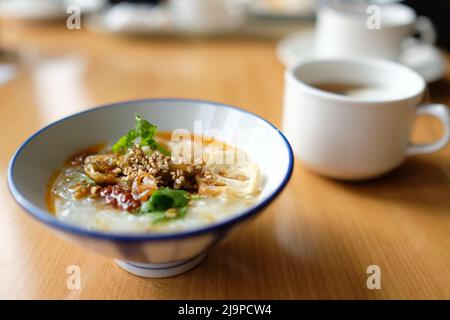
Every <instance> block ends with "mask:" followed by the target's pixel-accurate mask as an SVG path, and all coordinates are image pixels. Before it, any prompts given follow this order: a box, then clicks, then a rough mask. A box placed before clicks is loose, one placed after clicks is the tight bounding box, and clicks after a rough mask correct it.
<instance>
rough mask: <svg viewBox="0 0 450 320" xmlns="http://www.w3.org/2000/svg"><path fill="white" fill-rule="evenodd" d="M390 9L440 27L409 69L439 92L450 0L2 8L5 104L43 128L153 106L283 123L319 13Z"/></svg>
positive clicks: (413, 55) (36, 2)
mask: <svg viewBox="0 0 450 320" xmlns="http://www.w3.org/2000/svg"><path fill="white" fill-rule="evenodd" d="M390 2H403V3H404V4H406V5H408V6H411V7H412V8H413V9H414V10H415V11H416V13H417V15H424V16H427V17H428V18H429V19H430V20H431V22H432V24H433V25H434V26H435V29H436V46H434V45H432V46H426V47H420V48H417V46H416V47H415V48H413V49H414V50H409V51H408V52H406V54H405V55H404V57H403V58H402V59H403V60H404V61H402V63H403V62H404V63H405V64H408V65H410V66H411V67H413V68H415V69H416V70H418V71H419V72H421V73H422V74H423V75H424V77H426V78H427V81H429V82H431V83H434V82H439V80H441V79H442V78H444V77H445V73H446V70H447V60H446V57H445V54H446V53H445V50H448V49H450V36H449V32H448V30H450V19H448V16H449V14H450V1H448V0H434V1H426V0H406V1H395V0H394V1H393V0H374V1H364V0H359V1H358V0H347V1H345V0H321V1H319V0H127V1H122V0H0V96H1V97H2V98H3V99H5V98H6V99H9V100H8V101H10V102H13V101H15V99H17V100H23V101H22V102H21V103H20V108H25V107H24V106H25V105H26V106H28V107H27V108H28V110H27V112H28V113H30V114H33V113H36V116H38V117H37V118H33V119H40V120H41V121H36V123H39V125H41V124H42V123H47V122H48V121H52V120H55V119H57V118H60V117H61V116H64V115H67V114H69V113H72V112H75V111H78V110H80V109H84V108H87V107H90V106H95V105H98V104H102V103H108V102H112V101H117V100H124V99H134V98H142V97H151V96H183V97H195V98H205V99H213V100H219V101H223V102H227V103H232V104H237V105H249V104H250V105H256V104H258V107H257V108H258V109H257V110H256V111H257V112H258V113H260V114H261V115H262V116H270V117H271V118H272V119H273V121H274V122H275V123H276V124H279V118H280V113H281V111H279V112H276V113H274V114H273V112H272V111H271V109H273V108H278V107H280V106H281V98H282V93H281V92H282V85H283V84H282V71H283V70H284V67H285V66H288V65H291V64H293V63H295V62H297V61H299V60H302V59H306V58H310V57H312V56H313V54H314V28H315V25H316V16H317V12H319V11H320V9H321V8H323V7H326V6H330V5H333V4H334V3H345V4H349V5H350V6H352V5H355V6H356V5H359V4H361V3H363V4H371V3H374V4H377V5H384V4H386V3H390ZM264 68H267V70H263V69H264ZM14 79H15V80H14ZM262 79H264V80H265V82H262ZM11 81H16V82H14V83H13V84H11ZM250 83H251V84H250ZM440 83H441V84H438V85H437V86H441V87H442V86H443V87H446V84H445V83H444V84H442V83H443V82H442V81H441V82H440ZM206 84H207V85H206ZM8 86H9V87H8ZM435 86H436V85H435ZM246 87H247V88H246ZM8 88H10V90H11V91H8ZM237 88H239V89H237ZM440 92H442V90H440ZM261 95H262V96H263V97H261ZM439 95H440V94H439V93H438V95H437V98H438V99H439V98H440V96H439ZM252 96H254V97H255V98H252ZM264 96H266V97H265V99H263V98H264ZM3 112H6V111H3ZM38 114H39V115H38ZM39 125H36V126H33V127H37V126H39Z"/></svg>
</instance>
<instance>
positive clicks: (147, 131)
mask: <svg viewBox="0 0 450 320" xmlns="http://www.w3.org/2000/svg"><path fill="white" fill-rule="evenodd" d="M156 129H157V127H156V126H155V125H154V124H151V123H150V122H148V121H147V120H145V119H144V118H142V117H141V116H140V115H136V123H135V125H134V128H133V129H131V130H130V131H129V132H128V133H127V134H126V135H124V136H123V137H121V138H120V139H119V140H118V141H117V142H116V143H115V144H114V146H113V148H112V151H113V152H114V153H124V152H125V151H126V150H127V149H128V148H131V147H132V146H133V144H134V141H135V140H136V139H137V138H140V144H141V146H142V147H145V146H149V147H150V148H151V149H152V150H159V151H160V152H161V153H163V154H165V155H170V152H169V151H168V150H166V149H165V148H163V147H162V146H160V145H159V144H158V143H157V142H156V140H155V134H156Z"/></svg>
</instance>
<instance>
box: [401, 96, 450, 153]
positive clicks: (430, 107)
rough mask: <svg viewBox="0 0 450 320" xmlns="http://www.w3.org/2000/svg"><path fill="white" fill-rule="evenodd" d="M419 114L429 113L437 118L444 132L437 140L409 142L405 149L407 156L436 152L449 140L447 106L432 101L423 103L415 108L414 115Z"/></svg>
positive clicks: (449, 126)
mask: <svg viewBox="0 0 450 320" xmlns="http://www.w3.org/2000/svg"><path fill="white" fill-rule="evenodd" d="M420 115H430V116H432V117H435V118H437V119H439V120H440V121H441V122H442V124H443V126H444V134H443V136H442V137H441V138H440V139H439V140H438V141H435V142H432V143H420V144H417V143H411V144H410V145H409V146H408V148H407V150H406V154H407V155H408V156H413V155H416V154H424V153H432V152H436V151H438V150H440V149H442V148H444V147H445V146H446V145H447V143H448V142H449V141H450V111H449V110H448V109H447V106H445V105H443V104H433V103H428V104H423V105H421V106H419V107H418V108H417V109H416V116H420Z"/></svg>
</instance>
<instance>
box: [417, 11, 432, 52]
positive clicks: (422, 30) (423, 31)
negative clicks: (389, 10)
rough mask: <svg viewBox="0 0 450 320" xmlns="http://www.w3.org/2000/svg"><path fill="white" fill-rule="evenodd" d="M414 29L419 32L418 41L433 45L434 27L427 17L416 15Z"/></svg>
mask: <svg viewBox="0 0 450 320" xmlns="http://www.w3.org/2000/svg"><path fill="white" fill-rule="evenodd" d="M415 29H416V32H417V33H418V34H419V39H420V40H419V41H420V42H422V43H426V44H430V45H434V44H435V43H436V28H435V27H434V24H433V22H432V21H431V20H430V19H429V18H428V17H424V16H420V17H418V18H417V20H416V25H415Z"/></svg>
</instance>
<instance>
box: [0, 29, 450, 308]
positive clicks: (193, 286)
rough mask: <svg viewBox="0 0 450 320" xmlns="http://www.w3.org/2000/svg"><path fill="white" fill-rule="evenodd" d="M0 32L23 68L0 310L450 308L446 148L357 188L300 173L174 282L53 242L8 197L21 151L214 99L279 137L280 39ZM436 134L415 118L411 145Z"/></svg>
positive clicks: (12, 110)
mask: <svg viewBox="0 0 450 320" xmlns="http://www.w3.org/2000/svg"><path fill="white" fill-rule="evenodd" d="M1 28H2V29H3V30H2V32H1V36H0V46H2V47H3V48H4V49H7V50H9V51H10V52H13V53H16V54H17V56H16V58H17V59H18V61H19V63H18V67H17V69H16V75H15V78H14V79H12V80H11V81H9V82H7V83H4V84H2V85H1V86H0V141H1V152H0V174H1V179H0V201H1V204H2V210H0V298H6V299H15V298H24V299H35V298H44V299H162V298H165V299H184V298H189V299H194V298H199V299H203V298H213V299H217V298H236V299H238V298H254V299H259V298H264V299H276V298H285V299H311V298H320V299H322V298H323V299H328V298H332V299H341V298H349V299H390V298H400V299H412V298H425V299H432V298H439V299H444V298H445V299H450V147H447V148H446V149H445V150H443V151H441V152H439V153H436V154H432V155H426V156H417V157H415V158H411V159H409V160H408V161H407V162H406V163H405V164H404V165H403V166H402V167H400V168H398V169H397V170H395V171H394V172H392V173H390V174H388V175H386V176H385V177H382V178H379V179H376V180H372V181H368V182H359V183H344V182H338V181H333V180H328V179H325V178H322V177H320V176H317V175H315V174H313V173H311V172H309V171H307V170H306V169H304V168H303V167H302V165H301V163H300V162H299V161H296V164H295V170H294V174H293V177H292V179H291V182H290V183H289V185H288V187H287V188H286V190H285V191H284V192H283V193H282V194H281V196H280V197H279V198H278V199H277V200H276V201H275V202H274V203H273V205H271V206H270V207H269V208H268V209H267V210H266V212H264V213H263V214H262V215H260V216H259V217H258V218H257V219H256V220H255V221H253V222H252V223H251V224H249V225H248V227H247V228H245V229H243V230H241V232H240V233H239V234H238V235H236V236H235V237H233V238H231V239H229V240H228V241H227V242H225V243H223V244H221V245H219V246H218V247H216V248H215V249H214V250H212V251H211V253H210V254H209V255H208V256H207V258H206V260H205V261H204V262H203V263H202V264H201V265H199V266H198V267H197V268H195V269H194V270H192V271H190V272H188V273H185V274H182V275H180V276H177V277H173V278H168V279H144V278H139V277H136V276H133V275H130V274H128V273H127V272H125V271H123V270H121V269H120V268H119V267H118V266H117V265H116V264H115V263H114V262H113V261H112V260H111V259H109V258H105V257H101V256H98V255H96V254H94V253H91V252H88V251H86V250H84V249H83V248H80V247H76V246H74V245H72V244H70V243H68V242H66V241H64V240H62V239H60V238H59V237H57V236H56V235H55V234H54V232H53V231H51V230H49V229H47V228H45V227H43V226H42V225H41V224H40V223H39V222H37V221H35V220H33V219H32V218H30V217H29V216H27V214H25V213H24V211H23V210H21V209H20V208H19V206H18V205H17V204H16V203H15V201H14V200H13V199H12V197H11V196H10V194H9V192H8V189H7V185H6V170H7V166H8V162H9V160H10V158H11V156H12V154H13V152H14V151H15V150H16V148H17V147H18V146H19V144H20V143H22V142H23V141H24V140H25V139H26V138H27V137H28V136H29V135H30V134H32V133H33V132H35V131H36V130H38V129H39V128H41V127H42V126H43V125H45V124H48V123H49V122H51V121H54V120H56V119H58V118H61V117H63V116H65V115H68V114H71V113H73V112H76V111H80V110H83V109H87V108H90V107H93V106H97V105H101V104H105V103H110V102H117V101H120V100H126V99H137V98H145V97H188V98H200V99H208V100H215V101H220V102H224V103H229V104H233V105H236V106H239V107H242V108H245V109H248V110H251V111H253V112H256V113H258V114H259V115H261V116H262V117H264V118H266V119H268V120H270V121H272V122H273V123H274V124H275V125H277V126H279V125H280V118H281V112H282V111H281V106H282V90H283V66H282V65H281V64H280V63H279V62H278V61H277V59H276V56H275V45H276V39H268V40H261V39H259V40H252V39H245V40H244V39H230V38H228V39H214V40H206V39H204V40H180V39H178V40H177V39H142V38H123V37H112V36H105V35H98V34H92V33H88V32H85V31H68V30H66V29H65V28H63V27H60V26H58V25H50V26H49V25H43V26H35V25H33V26H31V25H23V24H11V23H8V24H3V25H2V26H1ZM1 59H5V58H0V61H1ZM430 91H431V97H432V101H435V102H443V103H448V104H450V74H449V76H447V77H446V78H445V79H443V80H440V81H439V82H437V83H434V84H433V85H431V86H430ZM440 132H441V128H440V125H439V123H438V122H437V121H435V120H433V119H431V118H421V119H420V120H418V121H417V125H416V127H415V130H414V139H415V140H416V141H430V140H433V139H436V138H437V137H438V136H439V134H440ZM68 142H69V143H70V137H68ZM70 265H77V266H79V267H80V269H81V289H80V290H69V289H68V288H67V286H66V281H67V278H68V274H67V268H68V266H70ZM369 265H378V266H380V268H381V274H382V278H381V286H382V287H381V289H380V290H369V289H368V288H367V286H366V279H367V277H368V274H367V273H366V269H367V267H368V266H369Z"/></svg>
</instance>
